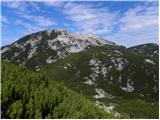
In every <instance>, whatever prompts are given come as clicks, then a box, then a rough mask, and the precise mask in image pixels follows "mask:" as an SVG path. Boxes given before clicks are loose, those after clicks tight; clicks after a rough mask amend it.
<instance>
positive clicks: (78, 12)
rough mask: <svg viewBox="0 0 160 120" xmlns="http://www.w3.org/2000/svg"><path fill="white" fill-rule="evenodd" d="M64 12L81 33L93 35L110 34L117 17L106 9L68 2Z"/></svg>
mask: <svg viewBox="0 0 160 120" xmlns="http://www.w3.org/2000/svg"><path fill="white" fill-rule="evenodd" d="M63 12H64V14H66V15H67V17H66V18H67V19H69V20H71V21H73V22H74V25H75V27H76V28H78V29H79V30H80V31H81V32H82V31H83V32H84V33H91V34H104V33H106V32H109V31H110V30H111V25H112V24H113V22H114V20H115V17H116V13H111V12H109V11H108V10H107V9H106V8H97V6H93V5H92V4H85V3H83V4H78V3H72V2H68V3H66V4H65V5H64V11H63Z"/></svg>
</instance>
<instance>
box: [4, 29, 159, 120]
mask: <svg viewBox="0 0 160 120" xmlns="http://www.w3.org/2000/svg"><path fill="white" fill-rule="evenodd" d="M158 47H159V46H158V45H155V44H148V45H140V46H135V47H132V48H125V47H123V46H118V45H116V44H115V43H113V42H111V41H108V40H104V39H102V38H100V37H97V36H93V35H82V34H74V33H69V32H67V31H64V30H49V31H48V30H47V31H40V32H37V33H33V34H31V35H27V36H25V37H22V38H21V39H19V40H18V41H16V42H14V43H13V44H11V45H8V46H4V47H2V51H1V53H2V60H5V61H9V62H12V63H14V64H17V65H22V64H23V65H25V66H26V67H27V68H29V69H30V70H32V71H41V72H45V73H46V75H47V77H49V79H51V80H56V81H57V83H59V82H64V84H65V85H66V86H67V87H69V88H70V89H72V90H74V91H76V92H78V93H79V94H81V95H84V96H86V97H87V98H89V99H90V100H92V101H94V102H95V104H96V105H98V106H99V107H101V108H103V109H104V110H105V111H107V112H112V113H117V112H118V114H119V115H120V116H121V117H122V116H123V117H122V118H158V104H159V71H158V67H159V62H158V57H159V53H158ZM153 53H155V54H153Z"/></svg>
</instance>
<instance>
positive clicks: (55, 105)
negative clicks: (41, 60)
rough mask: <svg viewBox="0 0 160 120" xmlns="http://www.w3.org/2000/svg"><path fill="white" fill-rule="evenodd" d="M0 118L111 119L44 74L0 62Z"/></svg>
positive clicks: (107, 114) (93, 105)
mask: <svg viewBox="0 0 160 120" xmlns="http://www.w3.org/2000/svg"><path fill="white" fill-rule="evenodd" d="M1 67H2V80H1V81H2V91H1V92H2V93H1V105H2V108H1V117H2V118H37V119H38V118H114V116H113V114H111V113H107V112H105V111H103V110H102V109H100V108H98V107H97V106H95V104H94V103H93V102H91V101H89V100H87V99H86V98H84V97H82V96H81V95H79V94H78V93H76V92H73V91H72V90H69V89H68V88H66V87H65V86H64V85H63V83H57V82H55V81H53V80H49V79H48V78H47V77H46V76H45V75H44V73H41V72H39V73H34V72H32V71H28V70H27V69H26V68H25V67H24V66H21V67H17V66H15V65H12V64H10V63H7V62H2V65H1Z"/></svg>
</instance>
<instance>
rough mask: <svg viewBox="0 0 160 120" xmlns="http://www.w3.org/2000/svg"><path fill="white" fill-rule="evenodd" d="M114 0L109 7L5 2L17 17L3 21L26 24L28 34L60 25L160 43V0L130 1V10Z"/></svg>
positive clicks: (103, 3)
mask: <svg viewBox="0 0 160 120" xmlns="http://www.w3.org/2000/svg"><path fill="white" fill-rule="evenodd" d="M113 3H114V4H110V6H109V5H108V4H107V2H106V1H101V2H91V1H88V2H85V1H84V2H80V1H78V2H72V1H70V2H67V1H43V2H42V1H41V2H35V1H34V2H33V1H27V2H26V1H25V2H24V1H20V2H19V1H14V2H5V5H6V7H8V8H9V9H11V10H12V12H14V13H15V14H16V15H17V16H18V17H16V20H14V21H9V20H8V18H7V17H8V16H6V15H5V16H4V18H3V19H1V21H3V23H4V22H5V23H6V24H7V23H10V22H12V23H13V24H15V25H19V26H21V27H23V28H24V29H23V30H21V31H23V33H25V34H29V33H32V32H36V31H40V30H44V29H49V28H54V27H55V26H58V27H59V28H65V29H68V30H70V31H74V32H80V33H90V34H97V35H100V36H102V37H105V38H106V39H108V40H111V41H114V42H116V43H118V44H123V45H126V46H133V45H136V44H142V43H145V42H146V43H147V42H154V43H155V42H157V43H158V2H155V1H152V2H144V1H143V2H141V4H139V2H136V4H135V3H134V2H133V3H134V5H131V3H132V2H131V1H130V3H129V2H128V3H129V4H130V5H131V6H129V5H128V6H127V7H126V8H127V9H126V8H125V9H123V8H119V9H115V8H114V7H115V6H116V5H117V4H122V3H123V2H122V1H121V2H118V1H116V2H113ZM142 3H143V4H142ZM114 5H115V6H114ZM110 8H114V9H110ZM56 12H57V13H56Z"/></svg>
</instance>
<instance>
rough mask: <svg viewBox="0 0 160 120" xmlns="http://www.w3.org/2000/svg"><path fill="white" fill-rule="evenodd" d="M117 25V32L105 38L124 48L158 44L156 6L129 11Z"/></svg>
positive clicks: (140, 7) (139, 7)
mask: <svg viewBox="0 0 160 120" xmlns="http://www.w3.org/2000/svg"><path fill="white" fill-rule="evenodd" d="M117 23H119V30H117V32H116V33H114V34H112V35H108V36H106V38H109V39H111V40H113V41H115V42H116V43H119V44H123V45H126V46H133V45H138V44H143V43H153V42H154V43H158V29H159V28H158V25H159V23H158V6H150V7H148V6H147V7H146V6H138V7H135V8H132V9H129V10H128V11H126V12H125V14H124V15H123V16H122V17H121V18H120V19H119V21H117Z"/></svg>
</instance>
